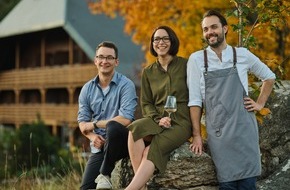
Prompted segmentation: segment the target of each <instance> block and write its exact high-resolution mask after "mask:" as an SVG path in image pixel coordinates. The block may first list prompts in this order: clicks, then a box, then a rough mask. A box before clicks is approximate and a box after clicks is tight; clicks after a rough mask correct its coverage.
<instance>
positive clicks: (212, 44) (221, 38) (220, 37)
mask: <svg viewBox="0 0 290 190" xmlns="http://www.w3.org/2000/svg"><path fill="white" fill-rule="evenodd" d="M224 36H225V35H224V31H223V32H222V34H221V35H218V34H210V35H208V36H206V38H205V41H206V43H207V44H208V45H209V46H210V47H213V48H217V47H219V46H220V45H221V44H222V43H223V42H224V40H225V37H224ZM211 37H216V38H217V39H216V41H215V42H210V41H209V38H211Z"/></svg>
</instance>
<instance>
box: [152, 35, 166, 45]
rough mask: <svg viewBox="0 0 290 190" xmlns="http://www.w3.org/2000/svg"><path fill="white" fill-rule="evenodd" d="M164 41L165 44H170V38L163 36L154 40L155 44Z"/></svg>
mask: <svg viewBox="0 0 290 190" xmlns="http://www.w3.org/2000/svg"><path fill="white" fill-rule="evenodd" d="M161 40H162V41H163V42H164V43H168V42H170V38H169V36H163V37H156V38H154V39H153V43H155V44H158V43H159V42H160V41H161Z"/></svg>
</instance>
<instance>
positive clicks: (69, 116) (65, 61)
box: [0, 28, 97, 144]
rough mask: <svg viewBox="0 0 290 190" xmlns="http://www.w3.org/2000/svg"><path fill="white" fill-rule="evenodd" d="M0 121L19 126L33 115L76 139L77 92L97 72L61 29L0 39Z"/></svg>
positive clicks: (52, 130)
mask: <svg viewBox="0 0 290 190" xmlns="http://www.w3.org/2000/svg"><path fill="white" fill-rule="evenodd" d="M0 52H1V56H0V124H2V125H4V126H12V127H15V128H19V127H20V126H21V124H24V123H31V122H33V121H35V120H36V118H37V115H39V116H40V118H41V119H42V120H43V121H44V123H45V124H46V125H47V126H48V127H50V129H51V132H52V134H54V135H58V136H62V135H63V134H60V133H61V129H60V128H61V127H64V126H65V127H67V128H68V129H69V131H70V132H69V133H68V134H67V135H68V139H69V141H70V143H71V144H74V137H73V134H74V131H75V130H76V129H78V123H77V111H78V96H79V92H80V90H81V88H82V86H83V85H84V83H85V82H87V81H88V80H90V79H92V78H93V77H94V76H95V75H96V72H97V70H96V67H95V65H94V63H93V61H92V60H90V59H89V58H88V57H87V55H86V54H85V53H84V52H83V51H82V50H81V48H80V47H79V46H78V45H77V44H76V43H75V42H74V41H73V40H72V38H71V37H70V36H69V35H68V34H67V33H66V32H65V31H64V30H63V29H62V28H56V29H51V30H46V31H40V32H34V33H28V34H24V35H20V36H12V37H9V38H3V39H0Z"/></svg>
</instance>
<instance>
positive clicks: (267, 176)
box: [112, 81, 290, 190]
mask: <svg viewBox="0 0 290 190" xmlns="http://www.w3.org/2000/svg"><path fill="white" fill-rule="evenodd" d="M282 85H283V86H280V87H279V88H277V87H276V88H275V93H274V94H273V95H272V96H271V97H270V98H269V101H268V103H267V105H266V107H268V108H270V110H271V112H272V113H271V115H269V116H267V117H266V118H264V121H263V123H262V124H261V125H260V126H259V133H260V147H261V160H262V169H263V172H262V175H261V176H260V177H259V181H258V189H260V190H272V189H273V190H285V189H287V188H289V187H290V177H289V176H290V175H289V174H290V173H289V172H290V169H289V168H290V161H289V160H290V81H282ZM188 145H189V144H188V143H185V144H184V145H182V146H181V147H180V148H178V149H176V150H175V151H173V152H172V154H171V157H170V161H169V162H168V165H167V170H166V172H165V173H164V174H163V175H155V176H154V177H153V178H152V179H151V180H150V182H148V185H149V187H150V189H152V190H155V189H156V190H157V189H159V190H174V189H180V190H217V189H218V188H217V180H216V175H215V171H214V166H213V163H212V160H211V157H210V156H209V154H208V152H206V153H204V154H203V155H202V156H200V157H198V156H196V155H194V154H193V153H192V152H191V151H190V150H189V148H188ZM132 177H133V171H132V167H131V164H130V161H129V159H124V160H122V161H120V162H118V163H117V167H116V169H115V170H114V173H113V178H112V180H113V184H114V186H115V188H116V189H120V188H122V187H125V186H126V185H128V183H129V182H130V181H131V179H132Z"/></svg>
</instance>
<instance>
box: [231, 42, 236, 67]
mask: <svg viewBox="0 0 290 190" xmlns="http://www.w3.org/2000/svg"><path fill="white" fill-rule="evenodd" d="M232 48H233V59H234V68H236V64H237V52H236V48H234V47H232Z"/></svg>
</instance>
